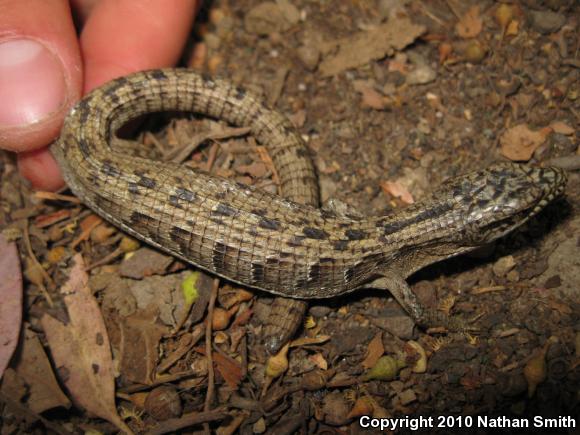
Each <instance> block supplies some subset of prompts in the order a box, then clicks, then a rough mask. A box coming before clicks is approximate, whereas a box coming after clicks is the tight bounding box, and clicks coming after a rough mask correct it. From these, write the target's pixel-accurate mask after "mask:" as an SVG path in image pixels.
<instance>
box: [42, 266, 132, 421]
mask: <svg viewBox="0 0 580 435" xmlns="http://www.w3.org/2000/svg"><path fill="white" fill-rule="evenodd" d="M74 261H75V265H74V266H73V268H72V269H71V271H70V277H69V281H68V282H67V283H66V284H65V285H64V286H62V287H61V289H60V292H61V293H62V295H63V300H64V303H65V304H66V307H67V311H68V317H69V319H68V320H69V321H68V322H67V323H66V324H65V323H61V322H60V321H58V320H56V319H55V318H53V317H51V316H48V315H45V316H44V317H43V318H42V319H41V323H42V327H43V329H44V331H45V333H46V338H47V341H48V344H49V346H50V350H51V354H52V357H53V359H54V362H55V365H56V367H57V369H58V373H59V375H60V377H61V380H62V382H63V383H64V384H65V385H66V387H67V389H68V391H69V392H70V393H71V395H72V396H73V397H74V399H75V401H76V402H77V403H78V404H80V405H81V406H82V407H84V408H85V409H86V410H87V411H89V412H91V413H93V414H95V415H98V416H99V417H101V418H104V419H105V420H108V421H110V422H111V423H113V424H114V425H115V426H117V427H118V428H119V429H121V430H123V431H125V432H128V433H131V430H130V429H129V427H127V425H125V423H124V422H123V420H121V418H120V417H119V415H118V414H117V410H116V408H115V375H114V370H113V360H112V356H111V349H110V346H109V337H108V335H107V330H106V329H105V324H104V322H103V318H102V317H101V311H100V310H99V305H98V304H97V301H96V299H95V298H94V297H93V295H92V292H91V289H90V288H89V286H88V276H87V274H86V272H85V271H84V269H85V264H84V261H83V259H82V257H81V255H75V257H74Z"/></svg>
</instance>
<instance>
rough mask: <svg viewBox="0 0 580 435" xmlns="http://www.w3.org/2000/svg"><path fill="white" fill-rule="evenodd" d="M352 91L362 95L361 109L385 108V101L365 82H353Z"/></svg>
mask: <svg viewBox="0 0 580 435" xmlns="http://www.w3.org/2000/svg"><path fill="white" fill-rule="evenodd" d="M353 86H354V89H355V90H356V91H357V92H360V93H361V94H362V101H361V105H362V107H370V108H371V109H375V110H383V109H384V108H385V107H387V99H386V98H385V97H384V96H383V95H381V94H380V93H379V92H377V90H376V89H374V88H373V87H372V86H371V85H370V84H369V83H368V82H367V81H366V80H355V81H354V83H353Z"/></svg>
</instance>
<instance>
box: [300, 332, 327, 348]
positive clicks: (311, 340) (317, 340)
mask: <svg viewBox="0 0 580 435" xmlns="http://www.w3.org/2000/svg"><path fill="white" fill-rule="evenodd" d="M328 340H330V335H317V336H316V337H301V338H297V339H296V340H292V341H291V342H290V347H300V346H308V345H310V344H322V343H326V342H327V341H328Z"/></svg>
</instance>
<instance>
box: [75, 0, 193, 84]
mask: <svg viewBox="0 0 580 435" xmlns="http://www.w3.org/2000/svg"><path fill="white" fill-rule="evenodd" d="M196 11H197V8H196V1H195V0H143V1H141V2H139V3H138V4H137V3H135V2H134V1H132V0H103V1H101V2H100V3H98V4H97V5H96V6H95V8H94V10H93V11H92V13H91V16H90V17H89V19H88V21H87V22H86V24H85V27H84V28H83V31H82V34H81V49H82V51H83V54H84V60H85V77H84V85H85V91H89V90H91V89H92V88H94V87H96V86H98V85H100V84H102V83H104V82H106V81H108V80H111V79H113V78H115V77H118V76H121V75H126V74H129V73H131V72H134V71H139V70H143V69H149V68H159V67H165V66H171V65H174V64H175V63H176V62H177V60H178V59H179V56H180V55H181V52H182V50H183V46H184V45H185V41H186V39H187V36H188V34H189V30H190V28H191V25H192V23H193V19H194V17H195V13H196ZM112 41H114V43H112Z"/></svg>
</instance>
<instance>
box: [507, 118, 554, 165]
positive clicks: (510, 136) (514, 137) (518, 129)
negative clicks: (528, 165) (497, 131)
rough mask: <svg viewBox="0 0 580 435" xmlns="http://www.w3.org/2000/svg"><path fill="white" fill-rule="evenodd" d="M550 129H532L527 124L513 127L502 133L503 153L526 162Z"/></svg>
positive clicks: (512, 158)
mask: <svg viewBox="0 0 580 435" xmlns="http://www.w3.org/2000/svg"><path fill="white" fill-rule="evenodd" d="M549 132H550V129H549V128H548V129H542V130H540V131H532V130H530V129H529V128H528V126H527V125H525V124H519V125H516V126H515V127H512V128H510V129H508V130H506V131H505V132H504V134H502V135H501V137H500V139H499V141H500V144H501V154H502V155H503V156H505V157H507V158H508V159H510V160H513V161H516V162H526V161H528V160H530V159H531V158H532V155H533V154H534V151H536V149H537V148H538V147H539V146H540V145H542V144H543V143H544V141H545V140H546V136H547V135H548V133H549Z"/></svg>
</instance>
